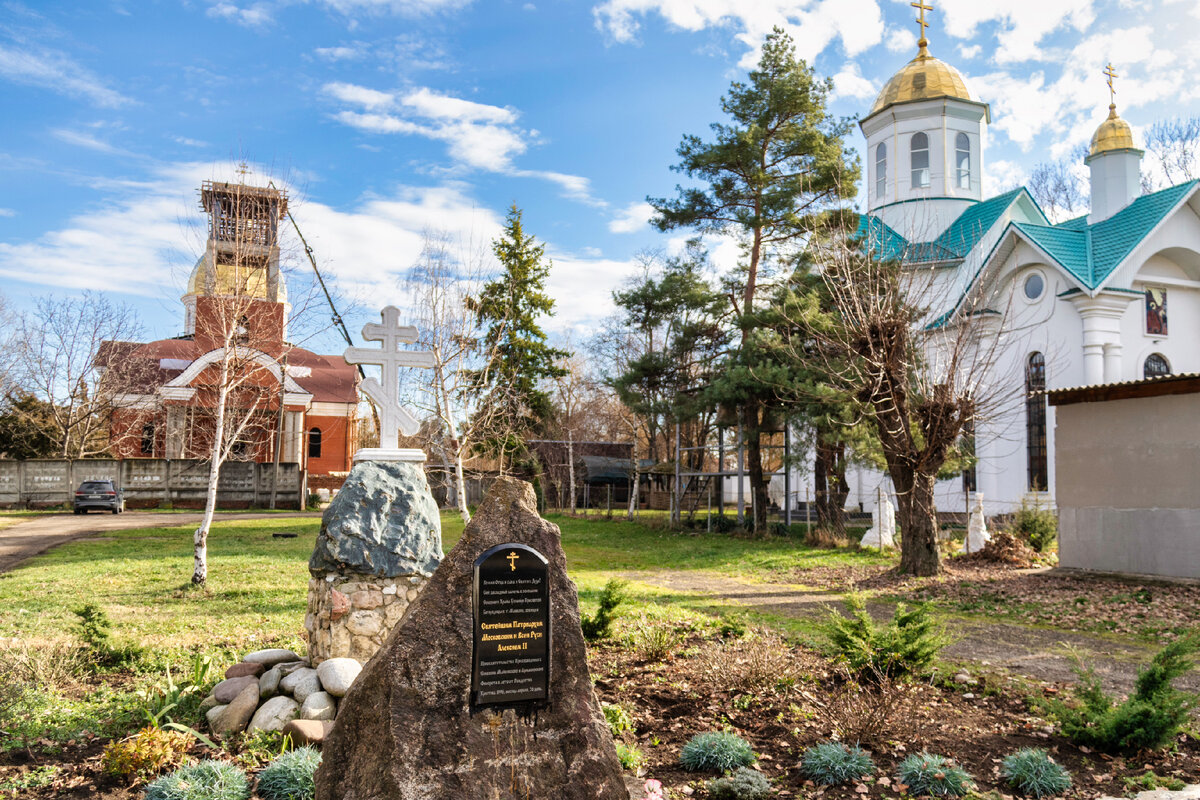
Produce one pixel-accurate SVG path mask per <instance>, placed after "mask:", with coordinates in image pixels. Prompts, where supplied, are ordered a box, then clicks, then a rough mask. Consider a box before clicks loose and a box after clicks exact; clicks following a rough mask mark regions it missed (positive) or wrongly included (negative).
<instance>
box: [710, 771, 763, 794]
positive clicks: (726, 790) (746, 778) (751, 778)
mask: <svg viewBox="0 0 1200 800" xmlns="http://www.w3.org/2000/svg"><path fill="white" fill-rule="evenodd" d="M708 796H709V797H712V798H714V800H766V798H768V797H770V796H771V782H770V781H769V780H767V777H766V776H765V775H763V774H762V773H761V772H759V771H758V770H754V769H750V768H749V767H738V768H737V769H736V770H734V772H733V775H730V776H729V777H726V778H717V779H716V780H715V781H709V782H708Z"/></svg>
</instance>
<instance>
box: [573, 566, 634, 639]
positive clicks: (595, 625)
mask: <svg viewBox="0 0 1200 800" xmlns="http://www.w3.org/2000/svg"><path fill="white" fill-rule="evenodd" d="M626 584H627V581H623V580H621V579H620V578H613V579H612V580H610V581H609V582H608V583H606V584H604V589H603V590H601V592H600V608H599V610H597V611H596V616H594V617H589V616H588V615H587V614H580V616H579V627H580V628H582V629H583V638H584V639H587V640H588V641H589V642H598V641H600V640H601V639H605V638H607V637H608V636H609V634H610V633H612V621H613V612H614V611H616V610H617V606H619V605H621V603H623V602H625V586H626Z"/></svg>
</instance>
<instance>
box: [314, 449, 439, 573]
mask: <svg viewBox="0 0 1200 800" xmlns="http://www.w3.org/2000/svg"><path fill="white" fill-rule="evenodd" d="M441 558H442V518H441V515H440V514H439V513H438V507H437V503H436V502H435V501H434V499H433V495H432V494H430V493H429V484H428V483H427V482H426V480H425V468H424V466H423V465H421V464H416V463H409V462H402V461H361V462H359V463H357V464H355V465H354V468H353V469H352V470H351V471H350V474H349V475H348V476H347V477H346V481H345V483H344V484H342V488H341V490H340V491H339V492H338V493H337V496H336V497H334V498H333V502H331V503H330V504H329V507H328V508H326V509H325V515H324V517H323V519H322V520H321V532H320V533H319V534H318V535H317V545H316V547H315V548H313V553H312V557H311V558H310V559H309V561H308V569H309V571H310V572H312V574H313V575H314V576H321V575H324V574H326V573H329V572H352V573H357V574H360V575H374V576H377V577H395V576H397V575H428V574H429V573H430V572H433V570H435V569H437V565H438V563H439V562H440V561H441Z"/></svg>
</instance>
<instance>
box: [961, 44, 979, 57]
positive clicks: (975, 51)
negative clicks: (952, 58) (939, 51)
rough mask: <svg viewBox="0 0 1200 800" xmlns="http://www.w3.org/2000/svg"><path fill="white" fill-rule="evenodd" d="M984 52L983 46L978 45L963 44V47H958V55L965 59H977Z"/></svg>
mask: <svg viewBox="0 0 1200 800" xmlns="http://www.w3.org/2000/svg"><path fill="white" fill-rule="evenodd" d="M982 51H983V46H982V45H978V44H973V45H965V44H963V45H959V46H958V54H959V55H961V56H962V57H963V58H975V57H976V56H978V55H979V54H980V53H981V52H982Z"/></svg>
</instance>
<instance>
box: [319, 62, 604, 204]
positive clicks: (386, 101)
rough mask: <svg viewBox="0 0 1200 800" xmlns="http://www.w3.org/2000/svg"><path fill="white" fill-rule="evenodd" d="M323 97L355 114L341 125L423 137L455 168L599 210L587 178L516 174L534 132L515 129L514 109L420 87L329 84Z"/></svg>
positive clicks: (342, 114)
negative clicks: (554, 189)
mask: <svg viewBox="0 0 1200 800" xmlns="http://www.w3.org/2000/svg"><path fill="white" fill-rule="evenodd" d="M322 91H323V92H324V93H325V94H326V95H328V96H330V97H332V98H334V99H335V100H337V101H339V102H341V103H343V104H345V105H350V106H357V107H358V108H359V109H362V110H357V109H344V110H342V111H339V112H337V113H336V114H335V115H334V119H336V120H338V121H339V122H341V123H343V124H345V125H349V126H350V127H353V128H357V129H358V130H360V131H364V132H366V133H374V134H402V135H409V136H423V137H425V138H427V139H434V140H437V141H441V142H444V143H445V144H446V149H447V152H448V154H449V156H450V158H451V159H452V160H453V161H454V162H455V164H456V165H458V166H459V167H466V168H471V169H481V170H485V171H488V172H500V173H504V174H507V175H515V176H517V177H526V178H537V179H541V180H547V181H550V182H551V183H555V184H557V185H558V186H559V187H561V188H562V190H563V195H564V196H566V197H569V198H571V199H573V200H579V201H580V202H584V203H588V204H590V205H596V206H603V205H604V203H603V201H600V200H597V199H596V198H594V197H592V195H591V183H590V181H589V180H588V179H587V178H584V177H582V176H579V175H570V174H567V173H564V172H556V171H553V170H533V169H523V168H518V167H517V166H516V165H515V164H514V159H515V158H516V157H517V156H519V155H521V154H523V153H524V152H525V151H526V150H527V149H528V148H529V144H530V142H533V141H536V139H537V132H536V131H532V130H525V129H523V128H521V127H519V126H518V125H517V121H518V117H519V114H518V112H517V111H515V110H514V109H512V108H506V107H501V106H494V105H488V104H486V103H477V102H475V101H473V100H464V99H462V98H460V97H454V96H452V95H448V94H444V93H441V92H436V91H434V90H432V89H429V88H426V87H418V88H416V89H411V90H408V91H406V92H382V91H379V90H376V89H369V88H367V87H364V86H357V85H355V84H350V83H328V84H326V85H325V86H324V87H323V89H322Z"/></svg>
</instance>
